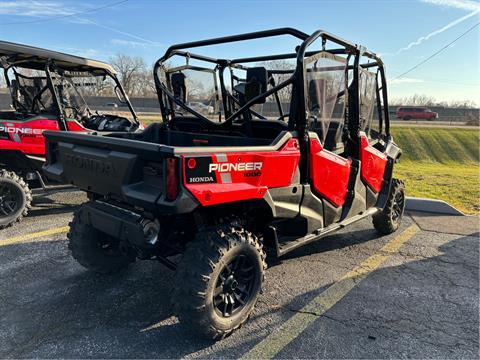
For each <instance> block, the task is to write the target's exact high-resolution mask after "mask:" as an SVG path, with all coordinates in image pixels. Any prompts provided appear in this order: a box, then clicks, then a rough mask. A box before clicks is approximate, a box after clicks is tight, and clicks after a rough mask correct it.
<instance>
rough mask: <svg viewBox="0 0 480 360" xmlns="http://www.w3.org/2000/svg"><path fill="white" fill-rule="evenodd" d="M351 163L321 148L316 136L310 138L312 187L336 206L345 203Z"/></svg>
mask: <svg viewBox="0 0 480 360" xmlns="http://www.w3.org/2000/svg"><path fill="white" fill-rule="evenodd" d="M351 163H352V162H351V160H350V159H344V158H342V157H341V156H338V155H336V154H333V153H331V152H329V151H327V150H325V149H323V147H322V145H321V144H320V142H319V140H318V139H317V138H315V137H313V138H311V139H310V179H311V180H310V181H311V182H312V185H313V189H314V190H315V192H316V193H318V194H319V195H321V196H322V197H324V198H325V199H327V200H328V201H330V202H331V203H332V204H333V205H335V206H336V207H339V206H342V205H343V204H344V203H345V198H346V196H347V190H348V179H349V176H350V166H351Z"/></svg>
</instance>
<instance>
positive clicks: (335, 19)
mask: <svg viewBox="0 0 480 360" xmlns="http://www.w3.org/2000/svg"><path fill="white" fill-rule="evenodd" d="M119 1H121V0H87V1H71V0H44V1H41V0H36V1H34V0H32V1H28V0H0V39H3V40H7V41H13V42H19V43H25V44H29V45H35V46H40V47H46V48H50V49H53V50H58V51H63V52H69V53H73V54H78V55H81V56H88V57H91V58H96V59H101V60H108V59H109V57H111V56H112V55H114V54H117V53H125V54H129V55H135V56H142V57H144V58H145V60H146V61H147V62H148V63H152V62H153V61H154V60H156V59H157V58H159V57H160V56H161V55H162V54H163V53H164V51H165V50H166V48H167V47H168V46H169V45H171V44H174V43H178V42H185V41H191V40H200V39H204V38H209V37H216V36H222V35H231V34H235V33H242V32H250V31H256V30H263V29H269V28H275V27H284V26H291V27H296V28H298V29H300V30H302V31H304V32H313V31H314V30H316V29H320V28H321V29H324V30H327V31H329V32H332V33H335V34H337V35H339V36H341V37H343V38H346V39H348V40H351V41H352V42H355V43H360V44H362V45H365V46H367V47H368V48H369V49H371V50H372V51H374V52H377V53H380V54H382V57H383V59H384V61H385V63H386V64H387V75H388V76H389V77H390V78H392V79H393V78H394V77H395V76H397V75H399V74H401V73H402V72H404V71H405V70H408V69H409V68H410V67H412V66H414V65H415V64H417V63H419V62H420V61H422V60H424V59H425V58H426V57H428V56H430V55H431V54H432V53H434V52H435V51H437V50H438V49H440V48H441V47H442V46H444V45H446V44H448V43H449V42H450V41H452V40H454V39H455V38H456V37H457V36H459V35H461V34H462V33H463V32H465V31H466V30H467V29H468V28H470V27H471V26H473V25H474V24H476V23H478V22H479V21H480V12H479V11H480V2H478V1H470V0H403V1H388V0H385V1H376V0H369V1H364V0H357V1H355V0H349V1H348V0H344V1H341V0H336V1H293V0H291V1H278V0H277V1H154V0H128V1H125V2H122V3H119V4H116V5H113V6H111V7H109V8H104V9H99V10H95V9H96V8H99V7H101V6H104V5H109V4H113V3H116V2H119ZM79 13H80V14H79ZM72 14H77V15H72ZM61 16H63V18H58V17H61ZM293 46H294V43H292V42H291V41H288V40H285V41H267V42H265V41H263V42H259V43H256V44H255V43H249V44H246V45H244V46H241V47H240V46H238V45H236V46H235V47H230V48H228V49H227V48H223V49H212V51H215V54H216V55H219V54H223V56H226V57H235V56H244V55H245V56H246V55H250V54H258V55H260V54H263V53H272V52H276V51H278V52H281V51H292V50H293ZM390 92H391V96H393V97H400V96H408V95H411V94H413V93H420V94H427V95H430V96H434V97H436V98H437V99H438V100H447V101H448V100H463V99H468V100H473V101H476V102H477V104H480V27H477V28H475V29H474V30H473V31H471V32H470V33H468V34H467V35H465V36H464V37H463V38H461V39H460V40H458V41H457V42H455V44H454V45H453V46H451V47H449V48H448V49H446V50H445V51H444V52H442V53H441V54H439V55H438V56H436V57H435V58H433V59H432V60H430V61H428V62H427V63H426V64H425V65H422V66H420V67H419V68H418V69H416V70H414V71H412V72H411V73H409V74H408V75H405V76H404V77H403V78H401V79H400V80H397V81H394V82H392V83H390Z"/></svg>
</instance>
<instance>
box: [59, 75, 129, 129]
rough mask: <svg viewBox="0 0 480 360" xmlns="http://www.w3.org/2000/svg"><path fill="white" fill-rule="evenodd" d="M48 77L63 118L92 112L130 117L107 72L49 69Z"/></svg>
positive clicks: (81, 115) (80, 117) (87, 114)
mask: <svg viewBox="0 0 480 360" xmlns="http://www.w3.org/2000/svg"><path fill="white" fill-rule="evenodd" d="M52 78H53V84H54V87H55V89H56V91H57V93H58V96H59V101H60V104H61V106H62V111H63V114H64V116H65V117H66V118H69V119H76V120H81V119H82V118H84V117H89V116H91V115H93V114H97V115H101V114H109V115H118V116H127V117H128V116H129V117H132V114H131V112H130V110H129V107H128V106H127V104H126V103H125V102H122V101H120V99H119V98H118V96H117V92H116V91H115V88H116V87H117V84H116V82H115V81H114V79H113V78H111V77H109V76H106V75H97V76H94V75H92V74H90V73H81V72H75V73H72V72H65V73H63V74H59V73H52Z"/></svg>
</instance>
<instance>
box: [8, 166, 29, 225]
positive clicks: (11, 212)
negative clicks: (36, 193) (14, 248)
mask: <svg viewBox="0 0 480 360" xmlns="http://www.w3.org/2000/svg"><path fill="white" fill-rule="evenodd" d="M31 204H32V192H31V191H30V188H29V187H28V184H27V183H26V182H25V181H24V180H23V179H22V178H21V177H20V176H18V175H17V174H15V173H14V172H13V171H7V170H0V229H3V228H6V227H8V226H10V225H12V224H14V223H16V222H19V221H20V220H22V218H23V217H24V216H26V215H27V213H28V210H30V208H31Z"/></svg>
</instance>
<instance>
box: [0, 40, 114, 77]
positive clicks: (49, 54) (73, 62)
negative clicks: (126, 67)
mask: <svg viewBox="0 0 480 360" xmlns="http://www.w3.org/2000/svg"><path fill="white" fill-rule="evenodd" d="M10 56H15V61H21V60H25V62H24V63H22V67H26V68H31V69H44V68H45V63H46V62H47V61H48V60H49V59H51V60H54V61H55V63H56V64H57V65H58V66H59V67H61V68H62V69H65V70H70V71H93V72H95V70H97V71H98V70H100V71H99V73H102V72H104V71H107V72H109V73H112V74H115V73H116V72H115V70H114V69H113V67H112V66H111V65H109V64H107V63H104V62H101V61H97V60H91V59H86V58H83V57H80V56H75V55H69V54H64V53H61V52H57V51H51V50H47V49H42V48H37V47H34V46H28V45H22V44H15V43H11V42H8V41H0V57H7V58H8V57H10ZM0 66H2V65H1V64H0Z"/></svg>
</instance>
